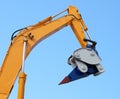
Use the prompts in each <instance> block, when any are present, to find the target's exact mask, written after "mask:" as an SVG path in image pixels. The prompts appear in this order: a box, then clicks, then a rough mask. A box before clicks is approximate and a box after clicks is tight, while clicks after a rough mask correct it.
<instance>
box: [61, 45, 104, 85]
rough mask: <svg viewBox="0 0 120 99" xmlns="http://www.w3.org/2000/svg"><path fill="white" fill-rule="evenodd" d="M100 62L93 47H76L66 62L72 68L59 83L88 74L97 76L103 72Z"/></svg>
mask: <svg viewBox="0 0 120 99" xmlns="http://www.w3.org/2000/svg"><path fill="white" fill-rule="evenodd" d="M100 62H101V59H100V57H99V55H98V53H97V51H96V50H95V49H93V48H91V47H88V48H80V49H77V50H76V51H74V53H73V54H72V55H71V56H70V57H69V59H68V64H69V65H71V66H72V67H73V68H74V69H73V71H72V72H71V73H70V74H69V75H68V76H66V77H65V78H64V79H63V80H62V81H61V82H60V84H64V83H68V82H71V81H74V80H77V79H80V78H84V77H87V76H89V75H90V74H93V75H94V76H97V75H99V74H101V73H103V72H104V69H103V67H102V66H101V65H100Z"/></svg>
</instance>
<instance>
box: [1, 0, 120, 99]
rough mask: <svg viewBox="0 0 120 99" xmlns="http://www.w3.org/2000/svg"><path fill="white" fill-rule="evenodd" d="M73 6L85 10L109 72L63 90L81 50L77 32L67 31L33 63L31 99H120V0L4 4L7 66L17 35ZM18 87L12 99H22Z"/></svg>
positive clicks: (28, 67)
mask: <svg viewBox="0 0 120 99" xmlns="http://www.w3.org/2000/svg"><path fill="white" fill-rule="evenodd" d="M69 5H74V6H76V7H77V8H78V9H79V11H80V13H81V14H82V17H83V19H84V21H85V23H86V25H87V27H88V29H89V33H90V34H91V37H92V39H93V40H95V41H97V42H98V44H97V50H98V52H99V54H100V56H101V58H102V63H101V64H102V65H103V67H104V68H105V72H104V73H103V74H101V75H100V76H97V77H94V76H92V75H91V76H89V77H87V78H84V79H80V80H77V81H74V82H72V83H69V84H65V85H61V86H59V85H58V83H59V82H60V81H61V80H62V79H63V78H64V77H65V76H66V75H67V74H69V72H71V71H72V68H71V67H70V66H69V65H68V64H67V59H68V57H69V56H70V55H71V54H72V52H73V51H74V50H76V49H77V48H80V45H79V43H78V41H77V40H76V38H75V36H74V33H73V32H72V30H71V28H70V27H66V28H64V29H62V30H60V31H59V32H57V33H56V34H55V35H52V36H51V37H49V38H47V39H45V40H44V41H42V42H41V43H40V44H38V45H37V46H36V47H35V48H34V49H33V51H32V52H31V54H30V55H29V57H28V58H27V60H26V62H25V72H26V74H27V81H26V89H25V99H56V98H57V99H120V78H119V75H120V71H119V70H120V46H119V45H120V39H119V38H120V33H119V28H120V19H119V18H120V11H119V10H120V0H57V1H56V0H51V1H50V0H1V2H0V13H1V14H0V62H1V64H2V60H3V58H4V56H5V53H6V51H7V48H8V45H9V43H10V37H11V34H12V32H14V31H15V30H17V29H19V28H22V27H25V26H28V25H31V24H35V23H37V22H38V21H40V20H43V19H44V18H46V17H48V16H50V15H52V16H53V15H54V14H56V13H58V12H60V11H62V10H64V9H66V8H67V7H68V6H69ZM17 83H18V80H17V81H16V83H15V85H14V88H13V90H12V93H11V95H10V97H9V99H17V98H16V97H17V86H18V84H17Z"/></svg>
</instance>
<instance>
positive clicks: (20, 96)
mask: <svg viewBox="0 0 120 99" xmlns="http://www.w3.org/2000/svg"><path fill="white" fill-rule="evenodd" d="M25 81H26V74H25V73H24V72H20V75H19V82H18V83H19V86H18V98H17V99H24V89H25Z"/></svg>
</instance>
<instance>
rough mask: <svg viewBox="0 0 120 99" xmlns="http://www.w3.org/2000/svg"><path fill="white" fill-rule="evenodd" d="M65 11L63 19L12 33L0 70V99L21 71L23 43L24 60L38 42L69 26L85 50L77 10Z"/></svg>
mask: <svg viewBox="0 0 120 99" xmlns="http://www.w3.org/2000/svg"><path fill="white" fill-rule="evenodd" d="M67 11H68V14H67V15H65V16H63V17H60V18H58V19H54V17H52V16H50V17H48V18H46V19H45V20H43V21H41V22H39V23H37V24H35V25H32V26H29V27H26V28H23V29H21V30H20V32H19V33H18V34H17V35H15V33H13V35H12V37H11V43H10V46H9V48H8V51H7V53H6V56H5V58H4V61H3V63H2V66H1V69H0V99H7V98H8V96H9V94H10V92H11V90H12V87H13V85H14V82H15V80H16V78H17V76H18V75H19V73H20V71H21V69H22V62H23V52H24V50H23V46H24V44H25V42H26V48H25V52H26V54H25V56H24V58H25V59H26V58H27V56H28V55H29V53H30V52H31V50H32V49H33V48H34V47H35V46H36V45H37V44H38V43H39V42H40V41H42V40H44V39H45V38H47V37H49V36H50V35H52V34H53V33H56V32H57V31H58V30H60V29H62V28H64V27H66V26H68V25H69V26H71V28H72V30H73V32H74V33H75V35H76V37H77V39H78V41H79V43H80V44H81V46H82V48H86V46H87V45H88V41H85V40H84V39H86V36H85V34H84V32H85V31H87V27H86V25H85V23H84V21H83V19H82V17H81V15H80V13H79V12H78V9H77V8H76V7H74V6H69V8H68V9H67ZM14 35H15V36H14Z"/></svg>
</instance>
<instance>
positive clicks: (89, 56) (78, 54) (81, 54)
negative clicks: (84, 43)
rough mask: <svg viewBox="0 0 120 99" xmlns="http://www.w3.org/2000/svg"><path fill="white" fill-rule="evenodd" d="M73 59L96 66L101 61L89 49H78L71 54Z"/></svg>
mask: <svg viewBox="0 0 120 99" xmlns="http://www.w3.org/2000/svg"><path fill="white" fill-rule="evenodd" d="M73 57H75V58H77V59H78V60H80V61H83V62H85V63H88V64H91V65H96V64H99V63H100V62H101V59H100V58H99V56H98V55H97V54H96V52H95V51H94V50H93V49H91V48H86V49H83V48H81V49H78V50H76V51H75V52H74V53H73Z"/></svg>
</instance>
